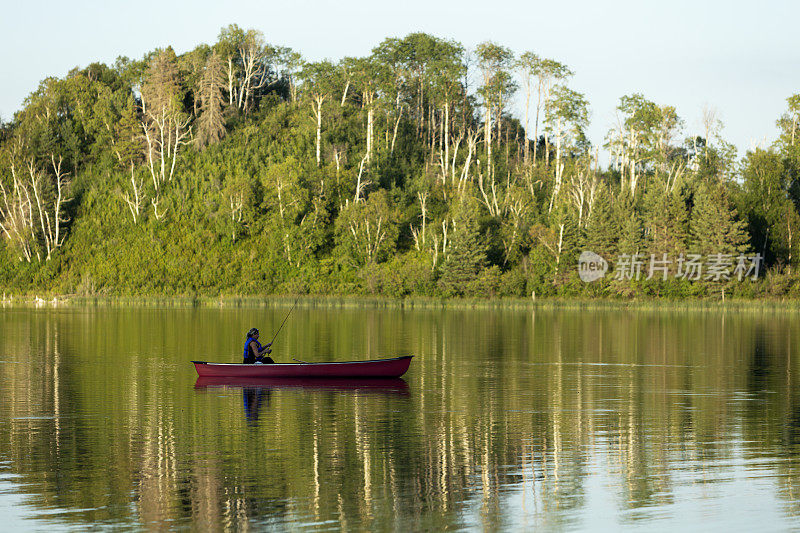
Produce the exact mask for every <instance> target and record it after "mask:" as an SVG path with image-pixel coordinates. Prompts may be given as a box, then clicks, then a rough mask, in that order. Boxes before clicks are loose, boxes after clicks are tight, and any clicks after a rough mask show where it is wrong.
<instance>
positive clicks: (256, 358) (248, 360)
mask: <svg viewBox="0 0 800 533" xmlns="http://www.w3.org/2000/svg"><path fill="white" fill-rule="evenodd" d="M270 346H272V343H271V342H268V343H267V345H266V346H261V343H259V342H258V330H257V329H256V328H251V329H250V331H248V332H247V340H246V341H245V342H244V361H243V363H244V364H246V365H252V364H254V363H263V364H269V363H274V362H275V361H273V360H272V357H268V356H269V354H271V353H272V350H271V349H270Z"/></svg>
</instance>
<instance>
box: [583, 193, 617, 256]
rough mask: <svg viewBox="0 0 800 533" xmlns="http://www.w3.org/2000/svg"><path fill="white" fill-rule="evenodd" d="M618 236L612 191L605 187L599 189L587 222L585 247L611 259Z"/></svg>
mask: <svg viewBox="0 0 800 533" xmlns="http://www.w3.org/2000/svg"><path fill="white" fill-rule="evenodd" d="M618 238H619V225H618V224H617V219H616V217H615V216H614V211H613V209H612V206H611V192H610V191H609V190H608V189H606V188H605V187H603V188H601V189H600V190H599V191H598V196H597V198H596V199H595V201H594V205H593V206H592V212H591V214H590V215H589V220H588V221H587V223H586V240H585V246H584V248H585V249H586V250H590V251H592V252H595V253H597V254H600V255H601V256H602V257H604V258H605V259H606V260H610V259H611V257H612V256H613V255H614V254H615V253H616V251H617V239H618Z"/></svg>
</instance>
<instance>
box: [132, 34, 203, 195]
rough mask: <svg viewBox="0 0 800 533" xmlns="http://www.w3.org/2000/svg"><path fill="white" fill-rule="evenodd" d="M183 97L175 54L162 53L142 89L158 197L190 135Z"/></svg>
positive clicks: (144, 122)
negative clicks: (181, 148)
mask: <svg viewBox="0 0 800 533" xmlns="http://www.w3.org/2000/svg"><path fill="white" fill-rule="evenodd" d="M181 96H182V92H181V85H180V80H179V78H178V70H177V67H176V65H175V53H174V52H173V51H172V49H171V48H168V49H166V50H161V51H159V52H158V53H156V55H155V56H154V57H153V59H152V60H151V61H150V65H149V67H148V70H147V74H146V80H145V82H144V84H142V88H141V98H142V119H141V127H142V131H143V132H144V141H145V156H146V159H147V165H148V168H149V170H150V176H151V178H152V180H153V187H154V189H155V192H156V196H157V195H158V192H159V191H160V189H161V186H162V185H163V184H164V183H166V182H167V181H171V180H172V177H173V175H174V173H175V167H176V164H177V161H178V153H179V150H180V147H181V146H182V145H185V144H187V142H188V138H189V136H190V135H191V128H190V127H189V123H190V121H191V117H189V116H187V115H186V114H185V113H184V112H183V105H182V103H181ZM156 210H157V208H156Z"/></svg>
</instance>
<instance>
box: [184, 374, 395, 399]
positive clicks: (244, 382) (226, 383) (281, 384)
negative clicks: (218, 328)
mask: <svg viewBox="0 0 800 533" xmlns="http://www.w3.org/2000/svg"><path fill="white" fill-rule="evenodd" d="M194 388H195V390H203V389H208V388H226V389H237V388H241V389H267V390H270V391H274V390H292V389H303V390H320V391H341V392H357V393H367V394H377V395H388V396H408V394H409V393H408V383H406V382H405V380H403V379H401V378H375V379H336V378H334V379H331V378H222V377H198V378H197V381H196V382H195V384H194Z"/></svg>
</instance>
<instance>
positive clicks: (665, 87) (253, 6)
mask: <svg viewBox="0 0 800 533" xmlns="http://www.w3.org/2000/svg"><path fill="white" fill-rule="evenodd" d="M2 2H3V6H2V7H1V8H0V13H2V14H3V16H2V18H0V49H2V50H3V56H2V61H0V79H1V80H2V84H1V85H0V117H2V119H3V120H4V121H8V120H10V119H11V118H12V116H13V114H14V112H16V111H17V110H19V109H20V107H21V106H22V102H23V100H24V99H25V97H26V96H27V95H28V94H29V93H31V92H32V91H33V90H35V89H36V87H37V85H38V83H39V81H40V80H42V79H43V78H45V77H47V76H59V77H61V76H64V75H65V74H66V73H67V72H68V71H69V70H70V69H71V68H73V67H75V66H81V67H83V66H86V65H87V64H89V63H91V62H94V61H102V62H105V63H113V61H114V59H115V58H116V57H117V56H120V55H125V56H128V57H131V58H141V57H142V56H143V55H144V54H145V53H146V52H148V51H150V50H153V49H154V48H157V47H163V46H167V45H172V46H173V47H174V48H175V51H176V52H177V53H179V54H180V53H182V52H185V51H188V50H190V49H192V48H194V47H195V46H196V45H198V44H200V43H204V42H205V43H209V44H211V43H213V42H214V41H216V38H217V36H218V34H219V30H220V28H221V27H223V26H225V25H227V24H230V23H236V24H238V25H240V26H242V27H244V28H255V29H258V30H261V31H263V32H264V35H265V37H266V39H267V41H269V42H271V43H274V44H279V45H284V46H290V47H292V48H294V49H296V50H298V51H299V52H301V53H302V54H303V56H304V57H305V58H307V59H311V60H317V59H323V58H329V59H333V60H338V59H340V58H342V57H344V56H358V55H366V54H368V53H369V52H370V50H371V49H372V48H373V47H374V46H375V45H377V44H378V43H380V42H381V41H382V40H383V39H384V38H386V37H390V36H392V37H402V36H404V35H406V34H408V33H411V32H415V31H424V32H428V33H431V34H433V35H436V36H438V37H443V38H450V39H455V40H457V41H459V42H461V43H462V44H463V45H464V46H466V47H467V48H474V46H475V45H476V44H477V43H479V42H481V41H484V40H492V41H495V42H498V43H500V44H503V45H505V46H508V47H509V48H511V49H512V50H514V51H515V52H516V53H518V54H519V53H520V52H523V51H526V50H531V51H534V52H536V53H538V54H539V55H541V56H544V57H550V58H553V59H556V60H559V61H561V62H563V63H565V64H567V65H568V66H569V67H570V68H571V69H572V70H574V71H575V73H576V74H575V77H574V78H573V79H572V81H571V83H570V86H571V87H572V88H574V89H575V90H578V91H580V92H582V93H584V94H585V95H586V97H587V99H588V100H589V102H590V105H591V111H592V116H591V126H590V128H589V138H590V140H591V141H592V142H593V143H595V144H599V145H602V143H603V138H604V136H605V134H606V132H607V131H608V130H609V129H610V128H611V127H612V126H613V123H614V108H615V107H616V106H617V104H618V102H619V98H620V97H621V96H623V95H626V94H631V93H634V92H640V93H642V94H644V96H645V97H646V98H648V99H650V100H652V101H654V102H656V103H658V104H662V105H664V104H666V105H673V106H675V107H676V108H677V111H678V114H679V115H680V117H681V118H682V119H683V120H684V122H685V131H684V135H689V134H691V133H696V132H699V131H700V117H701V114H702V108H703V106H704V105H705V104H708V105H710V106H713V107H715V108H716V109H717V110H718V112H719V115H720V117H721V118H722V120H723V122H724V123H725V129H724V131H723V137H724V138H726V139H727V140H728V141H730V142H733V143H734V144H735V145H736V146H737V147H738V148H739V155H740V156H741V155H743V154H744V151H745V150H747V149H749V148H751V147H752V146H753V145H754V144H756V143H760V144H764V143H765V142H766V143H771V142H772V141H774V139H775V138H776V135H777V129H776V126H775V121H776V120H777V119H778V117H779V116H780V114H781V113H782V112H783V111H784V110H785V109H786V98H787V97H788V96H790V95H791V94H794V93H800V69H798V66H800V61H798V59H800V38H799V37H798V30H797V29H796V28H797V21H798V20H800V2H797V1H792V0H762V1H761V2H745V1H742V0H729V1H717V0H714V1H706V2H702V1H701V0H672V1H668V2H654V1H649V0H638V1H634V0H614V1H603V0H562V1H561V2H553V1H552V0H548V1H547V2H541V1H534V0H529V1H524V2H511V1H506V2H493V1H485V2H473V1H467V0H446V1H433V0H427V1H421V0H407V1H405V2H402V3H401V2H391V3H382V2H376V1H373V2H368V1H366V0H339V1H328V0H322V1H317V2H311V1H306V0H299V1H297V0H296V1H294V2H287V1H283V2H274V1H271V0H270V1H261V2H257V1H247V2H235V1H232V2H219V1H215V2H204V1H201V0H198V1H195V2H186V1H182V2H167V1H160V2H156V1H152V0H141V1H137V2H113V1H87V0H72V1H69V2H55V1H54V2H43V1H36V0H31V1H27V2H16V1H13V0H2ZM522 99H523V98H522V93H521V92H520V93H519V94H518V96H517V101H516V102H515V104H514V105H515V107H516V108H517V109H519V113H518V116H519V117H522V109H523V103H522Z"/></svg>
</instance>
